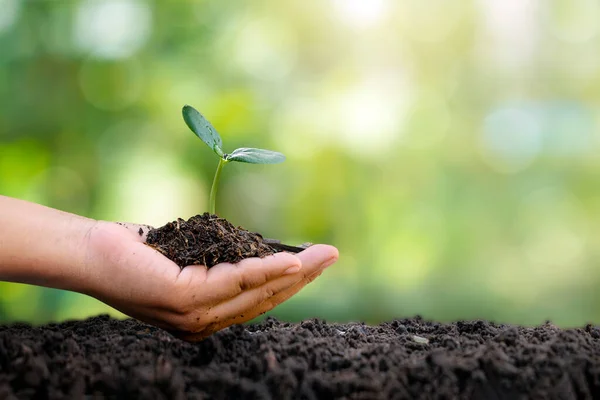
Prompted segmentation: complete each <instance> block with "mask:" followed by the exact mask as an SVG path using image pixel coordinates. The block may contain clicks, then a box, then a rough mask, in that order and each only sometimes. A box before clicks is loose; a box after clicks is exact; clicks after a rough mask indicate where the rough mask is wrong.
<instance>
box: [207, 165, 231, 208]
mask: <svg viewBox="0 0 600 400" xmlns="http://www.w3.org/2000/svg"><path fill="white" fill-rule="evenodd" d="M227 162H228V161H227V160H225V159H223V158H219V165H218V166H217V172H215V178H214V179H213V183H212V187H211V188H210V199H209V202H208V206H209V209H208V211H209V212H210V213H211V214H216V213H217V212H216V203H217V187H218V186H219V180H220V179H221V170H222V169H223V166H224V165H225V164H227Z"/></svg>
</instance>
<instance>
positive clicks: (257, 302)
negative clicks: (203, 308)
mask: <svg viewBox="0 0 600 400" xmlns="http://www.w3.org/2000/svg"><path fill="white" fill-rule="evenodd" d="M303 253H304V254H303ZM300 255H301V258H302V260H303V266H302V271H301V272H298V273H295V274H291V275H289V276H283V277H280V278H278V279H275V280H272V281H270V282H267V283H265V284H264V285H262V286H260V287H257V288H255V289H252V290H248V291H245V292H243V293H240V294H239V295H238V296H236V297H235V298H233V299H231V300H229V301H226V302H223V303H221V304H219V305H217V306H215V307H213V308H212V309H210V310H208V311H207V312H205V315H202V316H200V317H199V318H202V319H204V321H208V322H209V324H210V325H211V326H210V327H209V328H208V330H212V331H213V332H215V331H217V330H219V329H222V328H224V327H226V326H229V325H232V324H234V323H236V324H237V323H243V322H246V321H249V320H251V319H253V318H255V317H256V316H258V315H260V314H264V313H265V312H267V311H270V310H271V309H273V308H275V307H276V306H277V305H279V304H281V303H282V302H284V301H285V300H287V299H289V298H290V297H292V296H293V295H294V294H296V293H298V292H299V291H300V290H301V289H302V288H303V287H304V286H306V285H307V284H308V283H310V282H312V281H313V280H314V279H316V278H317V277H318V276H319V275H321V273H322V272H323V270H325V268H327V267H328V266H330V265H331V264H333V263H334V262H335V261H337V259H338V257H339V253H338V250H337V249H336V248H335V247H332V246H326V245H317V246H316V247H315V248H314V249H311V250H310V251H309V250H305V251H303V252H301V253H300V254H299V256H300ZM203 332H206V329H204V330H203Z"/></svg>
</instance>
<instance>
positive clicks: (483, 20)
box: [0, 0, 600, 326]
mask: <svg viewBox="0 0 600 400" xmlns="http://www.w3.org/2000/svg"><path fill="white" fill-rule="evenodd" d="M0 10H1V11H0V193H1V194H4V195H8V196H14V197H18V198H22V199H27V200H31V201H35V202H39V203H42V204H45V205H48V206H51V207H56V208H59V209H62V210H66V211H70V212H73V213H78V214H82V215H86V216H89V217H93V218H98V219H105V220H115V221H131V222H141V223H148V224H153V225H155V226H160V225H163V224H164V223H166V222H168V221H171V220H174V219H175V218H177V217H184V218H188V217H190V216H192V215H195V214H198V213H201V212H204V211H205V210H206V209H207V200H208V191H209V189H210V183H211V179H212V175H213V173H214V168H215V166H216V163H217V160H216V159H215V157H214V155H213V154H212V153H211V151H210V150H209V149H208V148H206V147H205V146H204V144H202V143H201V142H200V141H199V140H198V139H197V138H195V137H194V136H193V134H192V133H191V132H190V131H189V130H188V129H187V127H186V126H185V124H184V122H183V120H182V118H181V111H180V110H181V107H182V106H183V105H184V104H191V105H193V106H194V107H196V108H198V109H199V110H201V111H202V112H203V114H204V115H206V116H207V117H208V118H209V120H210V121H212V123H213V125H214V126H215V127H216V128H217V129H218V130H219V132H220V133H221V135H222V136H223V139H224V143H225V148H224V149H225V150H226V151H227V150H229V151H231V150H232V149H234V148H236V147H238V146H250V147H264V148H268V149H273V150H278V151H281V152H283V153H285V154H286V155H287V161H286V162H285V163H284V164H281V165H277V166H254V165H229V166H227V168H226V170H225V171H224V174H223V180H222V185H221V188H220V196H219V198H218V205H217V207H218V210H219V213H220V214H221V215H223V216H224V217H226V218H228V219H229V220H231V221H232V222H234V223H235V224H237V225H242V226H244V227H246V228H248V229H251V230H255V231H259V232H261V233H263V234H264V235H265V236H266V237H274V238H279V239H282V240H283V241H285V242H288V243H292V244H294V243H302V242H306V241H310V242H325V243H332V244H334V245H336V246H337V247H338V248H339V249H340V252H341V255H342V256H341V258H340V261H339V263H338V264H337V265H336V266H335V267H334V268H331V269H329V270H328V271H327V273H326V274H324V275H323V276H322V277H321V278H320V279H318V280H317V281H316V282H315V283H313V284H312V285H310V286H309V287H307V288H306V289H305V290H304V291H303V292H302V293H301V294H299V295H298V296H296V297H294V298H293V299H292V300H290V301H288V302H287V303H285V304H284V305H282V306H280V307H279V308H277V309H276V310H275V311H274V312H272V314H273V315H275V316H278V317H280V318H284V319H287V320H299V319H305V318H310V317H322V318H326V319H328V320H332V321H333V320H336V321H348V320H362V321H367V322H370V323H376V322H379V321H382V320H389V319H392V318H395V317H404V316H412V315H415V314H420V315H423V316H424V317H427V318H432V319H436V320H440V321H447V320H454V319H470V318H485V319H490V320H495V321H500V322H509V323H523V324H536V323H540V322H543V321H544V320H546V319H551V320H552V321H554V322H555V323H557V324H559V325H562V326H573V325H579V324H583V323H586V322H596V323H600V183H599V177H600V158H599V157H598V151H599V150H600V52H599V51H598V48H599V46H600V3H599V2H597V1H596V0H548V1H546V0H479V1H476V0H471V1H461V2H454V1H449V0H426V1H424V0H403V1H393V0H325V1H316V0H308V1H307V0H292V1H285V2H283V1H281V2H276V1H253V2H244V1H228V2H221V1H217V0H214V1H180V2H160V1H144V0H81V1H76V0H70V1H59V0H56V1H49V0H48V1H23V0H0ZM103 312H110V313H112V314H113V315H117V316H118V315H120V314H118V313H117V312H115V311H112V310H111V309H110V308H108V307H107V306H105V305H103V304H102V303H100V302H97V301H95V300H94V299H91V298H88V297H85V296H81V295H78V294H74V293H68V292H62V291H57V290H51V289H42V288H35V287H30V286H25V285H17V284H9V283H0V321H1V322H8V321H15V320H24V321H29V322H34V323H42V322H46V321H52V320H63V319H67V318H82V317H85V316H88V315H94V314H98V313H103Z"/></svg>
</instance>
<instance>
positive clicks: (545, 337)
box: [0, 316, 600, 399]
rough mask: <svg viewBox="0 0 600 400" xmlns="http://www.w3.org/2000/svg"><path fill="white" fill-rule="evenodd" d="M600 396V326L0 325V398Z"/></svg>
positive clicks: (413, 322) (103, 320) (417, 322)
mask: <svg viewBox="0 0 600 400" xmlns="http://www.w3.org/2000/svg"><path fill="white" fill-rule="evenodd" d="M86 395H87V396H92V398H95V397H99V398H107V397H115V396H116V397H118V398H144V399H184V398H197V399H334V398H344V399H432V398H445V399H452V398H465V399H466V398H475V399H519V398H544V399H551V398H561V399H571V398H581V399H591V398H599V397H600V329H599V328H597V327H593V326H586V327H584V328H580V329H571V330H562V329H559V328H557V327H556V326H554V325H552V324H549V323H547V324H545V325H542V326H540V327H536V328H523V327H513V326H506V325H495V324H491V323H488V322H481V321H475V322H457V323H452V324H439V323H433V322H426V321H423V320H422V319H419V318H414V319H404V320H397V321H393V322H390V323H384V324H381V325H379V326H366V325H364V324H356V323H352V324H327V323H325V322H323V321H320V320H309V321H304V322H302V323H299V324H292V323H281V322H278V321H277V320H275V319H272V318H269V319H267V320H265V321H263V322H262V323H260V324H256V325H248V326H239V325H238V326H233V327H231V328H228V329H225V330H223V331H221V332H218V333H216V334H214V335H213V336H211V337H209V338H208V339H206V340H204V341H203V342H200V343H193V344H192V343H187V342H184V341H181V340H178V339H176V338H174V337H172V336H171V335H169V334H168V333H166V332H165V331H162V330H160V329H157V328H153V327H151V326H148V325H145V324H142V323H139V322H137V321H134V320H125V321H119V320H115V319H110V318H108V317H106V316H101V317H96V318H92V319H88V320H85V321H75V322H66V323H62V324H51V325H46V326H43V327H39V328H32V327H30V326H27V325H23V324H18V325H13V326H10V327H0V398H1V399H14V398H69V399H78V398H83V397H84V396H86Z"/></svg>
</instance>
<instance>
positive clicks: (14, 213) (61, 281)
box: [0, 196, 95, 290]
mask: <svg viewBox="0 0 600 400" xmlns="http://www.w3.org/2000/svg"><path fill="white" fill-rule="evenodd" d="M94 223H95V221H94V220H91V219H87V218H84V217H80V216H77V215H73V214H69V213H66V212H62V211H58V210H55V209H52V208H48V207H44V206H41V205H38V204H34V203H30V202H27V201H22V200H17V199H12V198H9V197H5V196H0V280H4V281H12V282H21V283H29V284H35V285H41V286H48V287H54V288H60V289H68V290H80V289H81V285H83V284H84V282H85V278H86V270H85V269H86V249H87V246H86V242H87V235H89V232H90V230H91V229H92V227H93V226H94Z"/></svg>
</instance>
